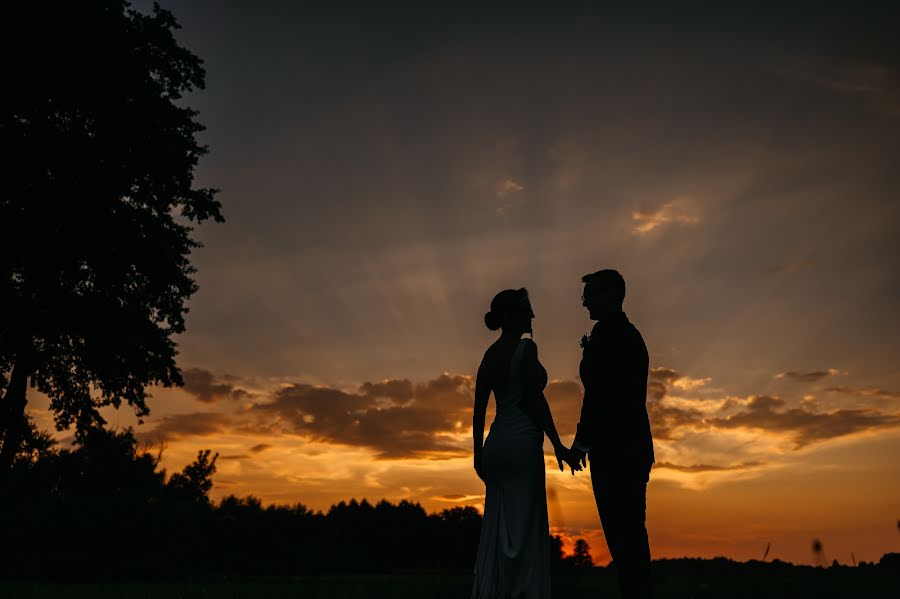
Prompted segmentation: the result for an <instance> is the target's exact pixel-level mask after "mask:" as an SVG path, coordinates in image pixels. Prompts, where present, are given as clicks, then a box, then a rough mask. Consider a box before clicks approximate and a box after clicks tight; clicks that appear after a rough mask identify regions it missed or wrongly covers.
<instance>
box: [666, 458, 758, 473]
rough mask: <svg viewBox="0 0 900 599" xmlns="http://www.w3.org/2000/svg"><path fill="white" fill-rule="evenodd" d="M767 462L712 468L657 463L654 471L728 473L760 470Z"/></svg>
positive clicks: (706, 465) (707, 465) (705, 465)
mask: <svg viewBox="0 0 900 599" xmlns="http://www.w3.org/2000/svg"><path fill="white" fill-rule="evenodd" d="M765 465H766V463H765V462H760V461H754V462H743V463H740V464H731V465H728V466H712V465H709V464H693V465H690V466H683V465H681V464H673V463H671V462H657V463H656V464H654V465H653V468H654V469H657V468H664V469H667V470H677V471H678V472H690V473H697V472H726V471H733V470H748V469H750V468H758V467H760V466H765Z"/></svg>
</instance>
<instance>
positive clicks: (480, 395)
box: [472, 357, 491, 480]
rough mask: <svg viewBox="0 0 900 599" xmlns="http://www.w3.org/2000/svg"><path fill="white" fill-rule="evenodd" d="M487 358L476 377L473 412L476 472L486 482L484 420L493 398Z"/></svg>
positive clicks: (482, 361) (483, 360) (482, 362)
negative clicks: (482, 467) (482, 455)
mask: <svg viewBox="0 0 900 599" xmlns="http://www.w3.org/2000/svg"><path fill="white" fill-rule="evenodd" d="M486 361H487V359H486V357H485V358H483V359H482V360H481V366H479V367H478V374H477V375H476V376H475V409H474V410H473V411H472V442H473V446H474V454H475V460H474V465H475V472H476V473H477V474H478V477H479V478H480V479H481V480H484V476H482V472H481V450H482V448H483V447H484V419H485V413H486V412H487V405H488V400H489V399H490V398H491V387H490V383H489V381H488V375H487V366H486V365H485V362H486Z"/></svg>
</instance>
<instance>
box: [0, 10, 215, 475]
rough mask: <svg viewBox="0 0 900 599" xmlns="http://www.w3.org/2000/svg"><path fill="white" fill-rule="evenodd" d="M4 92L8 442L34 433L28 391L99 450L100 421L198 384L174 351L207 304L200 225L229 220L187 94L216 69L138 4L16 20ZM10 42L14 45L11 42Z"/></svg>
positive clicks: (2, 301)
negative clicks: (186, 381)
mask: <svg viewBox="0 0 900 599" xmlns="http://www.w3.org/2000/svg"><path fill="white" fill-rule="evenodd" d="M4 21H5V23H6V24H7V29H8V30H9V31H7V32H5V34H4V36H3V40H4V41H3V46H4V47H3V49H4V55H5V56H7V57H8V58H9V60H6V61H5V62H4V84H3V86H2V91H0V150H2V154H3V156H4V160H5V165H4V166H5V167H6V168H5V171H4V184H5V190H4V193H3V194H2V195H0V385H3V386H4V387H5V394H4V397H3V401H2V402H0V404H2V405H0V435H5V440H4V448H3V454H4V456H5V460H4V461H5V462H7V464H8V463H9V462H10V461H11V456H12V455H13V454H14V453H15V452H16V451H17V450H18V446H19V444H20V439H21V436H22V434H23V433H24V430H25V428H26V425H25V420H24V406H25V388H26V381H27V382H28V383H30V385H31V386H34V387H36V388H37V389H39V390H40V391H41V392H43V393H45V394H47V395H48V396H49V398H50V401H51V405H50V407H51V409H52V410H53V412H54V415H55V418H56V424H57V426H58V427H59V428H60V429H62V428H67V427H69V426H71V425H73V424H74V425H76V427H77V434H78V435H79V436H80V435H83V434H85V432H86V431H87V430H89V429H90V428H92V427H95V426H98V425H101V424H102V423H103V420H102V418H101V416H100V414H99V412H98V409H99V408H100V407H102V406H105V405H112V406H115V407H119V406H120V404H121V402H122V401H125V402H126V403H127V404H129V405H130V406H132V407H133V408H134V410H135V412H136V413H137V415H138V416H139V417H140V416H144V415H146V414H147V413H148V412H149V409H148V406H147V404H146V401H145V400H146V398H147V397H148V395H147V392H146V387H147V386H148V385H154V384H156V385H164V386H170V385H178V384H181V383H182V379H181V375H180V372H179V370H178V368H177V366H176V364H175V355H176V346H175V342H174V341H173V339H172V336H173V335H174V334H176V333H180V332H182V331H184V328H185V324H184V317H185V313H186V312H187V307H186V305H185V304H186V301H187V299H188V298H189V297H190V296H191V295H192V294H193V293H194V292H195V291H196V290H197V286H196V284H195V282H194V280H193V277H192V275H193V273H194V272H195V271H194V268H193V267H192V265H191V262H190V260H189V257H190V253H191V250H193V249H194V248H197V247H199V245H200V244H199V243H198V242H197V241H196V240H195V239H194V238H193V237H192V231H193V227H192V225H194V224H199V223H202V222H204V221H206V220H208V219H213V220H216V221H221V220H223V219H222V216H221V214H220V204H219V202H218V201H217V200H216V199H215V193H216V190H214V189H208V188H195V187H194V185H193V179H194V169H195V167H196V166H197V164H198V160H199V159H200V157H201V156H202V155H203V154H205V153H206V151H207V150H206V147H204V146H203V145H201V144H199V142H198V141H197V138H196V136H197V134H198V133H199V132H200V131H201V130H202V129H203V127H202V126H201V125H200V124H199V123H198V122H197V120H196V118H195V117H196V115H197V113H196V111H194V110H192V109H191V108H189V107H187V106H185V105H183V101H182V97H183V95H184V94H186V93H188V92H190V91H192V90H194V89H198V88H203V85H204V76H205V73H204V70H203V67H202V61H201V60H200V59H199V58H198V57H196V56H194V55H193V54H192V53H191V52H190V51H189V50H187V49H186V48H184V47H182V46H180V45H179V44H178V43H177V41H176V40H175V37H174V35H173V31H174V30H175V29H176V28H177V27H178V25H177V23H176V21H175V19H174V17H173V16H172V14H171V13H169V12H168V11H166V10H163V9H161V8H160V7H159V6H158V5H155V4H154V7H153V10H152V12H151V13H150V14H143V13H140V12H138V11H135V10H133V9H132V8H130V6H129V5H128V3H127V2H124V1H122V0H84V1H79V2H67V1H63V0H50V1H44V2H16V3H13V4H11V5H10V6H8V7H5V14H4ZM10 31H13V32H14V34H12V35H8V34H9V33H10Z"/></svg>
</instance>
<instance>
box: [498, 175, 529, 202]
mask: <svg viewBox="0 0 900 599" xmlns="http://www.w3.org/2000/svg"><path fill="white" fill-rule="evenodd" d="M524 190H525V186H524V185H522V184H521V183H519V182H518V181H513V180H512V179H507V180H505V181H504V182H503V183H501V184H500V185H498V186H497V197H498V198H503V197H506V196H508V195H510V194H513V193H518V192H520V191H524Z"/></svg>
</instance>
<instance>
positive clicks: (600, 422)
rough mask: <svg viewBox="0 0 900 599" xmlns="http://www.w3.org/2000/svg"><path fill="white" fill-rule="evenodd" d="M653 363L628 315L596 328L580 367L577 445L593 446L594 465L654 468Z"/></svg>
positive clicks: (620, 316)
mask: <svg viewBox="0 0 900 599" xmlns="http://www.w3.org/2000/svg"><path fill="white" fill-rule="evenodd" d="M649 362H650V360H649V357H648V354H647V346H646V345H645V344H644V339H643V337H641V333H640V332H639V331H638V330H637V329H636V328H635V326H634V325H633V324H631V322H630V321H629V320H628V317H627V316H626V315H625V313H624V312H622V313H620V314H618V315H616V316H615V317H613V318H612V319H611V320H608V321H605V322H598V323H597V324H596V325H594V329H593V330H592V331H591V336H590V338H589V339H588V340H587V341H586V343H585V344H584V354H583V356H582V358H581V365H580V367H579V371H580V374H581V382H582V384H583V385H584V401H583V403H582V405H581V421H580V422H579V423H578V430H577V433H576V435H575V442H576V444H578V445H581V446H585V447H589V448H590V454H591V461H592V462H594V463H595V464H597V462H599V463H600V464H608V465H610V466H625V467H626V468H647V469H649V467H650V465H651V464H653V462H654V455H653V437H652V435H651V433H650V419H649V417H648V416H647V405H646V402H647V375H648V374H649V373H648V369H649Z"/></svg>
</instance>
